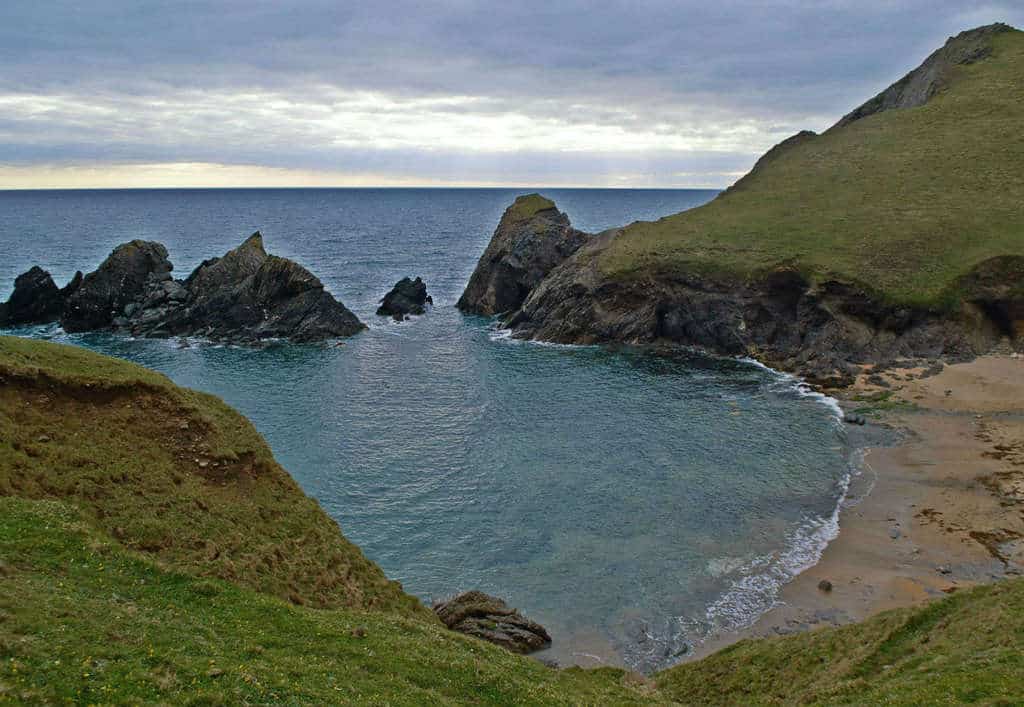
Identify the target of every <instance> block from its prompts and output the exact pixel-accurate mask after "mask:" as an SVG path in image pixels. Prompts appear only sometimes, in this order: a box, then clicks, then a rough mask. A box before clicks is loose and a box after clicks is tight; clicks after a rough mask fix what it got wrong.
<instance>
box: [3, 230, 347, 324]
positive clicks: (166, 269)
mask: <svg viewBox="0 0 1024 707" xmlns="http://www.w3.org/2000/svg"><path fill="white" fill-rule="evenodd" d="M171 272H172V265H171V262H170V260H168V257H167V249H166V248H164V246H163V245H161V244H159V243H153V242H148V241H132V242H130V243H125V244H122V245H120V246H118V247H117V248H115V249H114V251H113V252H112V253H111V254H110V256H109V257H108V258H107V259H106V260H104V261H103V263H102V264H101V265H100V266H99V268H97V269H96V271H94V272H91V273H89V274H88V275H86V276H85V277H82V276H81V273H79V274H78V275H76V276H75V279H74V280H73V281H72V282H71V284H69V286H68V287H66V288H65V289H64V290H57V289H56V285H54V284H53V280H52V279H51V278H50V276H49V275H48V274H47V273H46V272H45V271H43V270H41V269H39V268H33V269H32V270H30V271H29V272H28V273H25V274H24V275H22V276H20V277H19V278H18V280H17V281H16V283H15V292H14V294H13V295H12V297H11V300H10V301H9V302H8V303H7V304H5V305H2V310H0V315H2V317H3V318H2V319H0V322H3V321H6V322H7V323H9V324H21V323H28V322H29V321H32V322H47V321H58V320H59V321H60V323H61V325H62V326H63V327H64V329H65V330H67V331H69V332H81V331H96V330H112V331H122V332H126V333H130V334H132V335H135V336H154V337H166V336H175V335H180V336H203V337H207V338H210V339H216V340H222V341H232V342H237V343H253V342H257V341H260V340H263V339H271V338H280V339H288V340H291V341H296V342H309V341H320V340H323V339H329V338H334V337H341V336H350V335H352V334H354V333H356V332H358V331H360V330H361V329H363V328H364V325H363V324H362V322H360V321H359V319H358V318H357V317H356V316H355V315H354V314H352V312H350V311H349V310H348V309H347V308H346V307H345V306H344V305H343V304H341V303H340V302H338V301H337V300H335V299H334V297H333V296H331V294H330V293H329V292H327V291H325V290H324V287H323V284H322V283H321V282H320V280H318V279H317V278H316V276H314V275H313V274H312V273H310V272H309V271H308V270H306V269H305V268H304V267H302V266H301V265H299V264H297V263H295V262H293V261H291V260H288V259H286V258H279V257H276V256H273V255H268V254H267V253H266V251H265V250H264V249H263V239H262V236H261V235H260V234H259V233H258V232H257V233H254V234H253V235H252V236H250V237H249V238H248V239H247V240H246V241H245V242H244V243H243V244H242V245H241V246H239V247H238V248H235V249H234V250H232V251H230V252H228V253H227V254H226V255H224V256H223V257H221V258H213V259H211V260H207V261H205V262H203V263H202V264H201V265H200V266H199V267H197V268H196V269H195V271H193V272H192V274H191V275H189V276H188V277H187V278H186V279H185V280H175V279H174V278H173V277H172V276H171ZM26 303H28V304H26ZM30 313H31V315H32V317H31V319H26V317H27V316H28V315H29V314H30Z"/></svg>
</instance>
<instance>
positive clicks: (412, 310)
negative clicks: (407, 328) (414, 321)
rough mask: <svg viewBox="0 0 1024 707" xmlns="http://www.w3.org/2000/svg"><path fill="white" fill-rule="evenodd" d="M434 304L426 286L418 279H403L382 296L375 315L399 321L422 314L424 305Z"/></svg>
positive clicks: (424, 310)
mask: <svg viewBox="0 0 1024 707" xmlns="http://www.w3.org/2000/svg"><path fill="white" fill-rule="evenodd" d="M427 304H434V300H433V298H432V297H431V296H430V295H428V294H427V285H426V283H424V282H423V280H421V279H420V278H418V277H417V278H416V279H415V280H410V279H409V278H407V277H403V278H402V279H401V280H399V281H398V282H396V283H395V286H394V287H393V288H392V289H391V292H388V293H387V294H386V295H384V298H383V299H382V300H381V301H380V307H378V308H377V314H379V315H380V316H383V317H394V318H395V319H396V320H397V321H401V320H402V319H404V318H405V315H407V314H423V313H424V312H426V311H427V310H426V309H425V305H427Z"/></svg>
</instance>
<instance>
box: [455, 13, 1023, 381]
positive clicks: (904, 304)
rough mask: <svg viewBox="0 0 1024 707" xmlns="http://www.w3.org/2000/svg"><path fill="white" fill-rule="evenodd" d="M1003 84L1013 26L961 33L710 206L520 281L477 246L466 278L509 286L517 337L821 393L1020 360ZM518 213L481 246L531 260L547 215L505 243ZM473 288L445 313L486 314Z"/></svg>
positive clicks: (1016, 250) (507, 264)
mask: <svg viewBox="0 0 1024 707" xmlns="http://www.w3.org/2000/svg"><path fill="white" fill-rule="evenodd" d="M1022 85H1024V33H1022V32H1020V31H1018V30H1015V29H1013V28H1011V27H1008V26H1006V25H991V26H987V27H980V28H977V29H974V30H970V31H967V32H964V33H961V34H960V35H958V36H957V37H954V38H951V39H950V40H949V42H947V44H946V45H945V46H944V47H942V48H941V49H939V50H938V51H936V52H935V53H933V54H932V55H931V56H930V57H928V58H927V59H926V60H925V62H924V63H923V64H922V65H921V66H920V67H918V68H917V69H915V70H914V71H912V72H910V74H908V75H907V76H906V77H905V78H904V79H901V80H900V81H899V82H897V83H896V84H893V85H892V86H890V87H889V88H887V89H885V90H884V91H882V92H881V93H880V94H879V95H878V96H876V97H875V98H873V99H871V100H869V101H868V102H867V103H865V104H864V105H862V106H860V107H859V108H856V109H854V110H853V111H852V112H851V113H850V114H848V115H847V116H846V117H845V118H843V119H842V120H841V121H840V122H839V123H837V124H836V125H835V126H833V127H832V128H831V129H829V130H828V131H826V132H825V133H823V134H821V135H816V134H814V133H812V132H808V131H805V132H801V133H799V134H797V135H795V136H793V137H792V138H790V139H788V140H786V141H784V142H783V143H781V144H779V145H777V146H776V147H774V148H773V149H772V150H770V151H769V152H768V153H767V154H765V155H764V156H763V157H762V158H761V159H760V160H759V161H758V162H757V164H756V165H755V166H754V168H753V169H752V170H751V172H750V173H749V174H747V175H746V176H745V177H743V178H742V179H740V180H739V181H738V182H737V183H736V184H735V185H733V186H732V187H731V188H730V189H728V190H726V191H725V192H723V193H722V194H720V195H719V196H718V197H717V198H715V199H714V200H713V201H711V202H710V203H708V204H705V205H703V206H700V207H698V208H695V209H692V210H689V211H685V212H682V213H679V214H675V215H674V216H668V217H666V218H663V219H660V220H658V221H654V222H637V223H633V224H631V225H629V226H626V227H624V228H620V229H616V230H612V231H606V232H604V233H601V234H596V235H586V234H584V238H582V239H581V240H580V241H574V242H579V243H580V245H579V246H577V248H576V249H575V250H574V251H573V252H572V253H571V254H569V255H567V256H563V257H562V259H561V260H559V261H557V262H551V260H550V259H546V260H545V261H544V263H543V265H544V269H543V270H542V271H541V272H542V276H541V277H540V278H539V281H538V282H537V283H536V284H535V285H532V286H531V287H530V288H529V289H524V288H523V287H521V286H519V285H520V284H521V283H519V282H518V281H516V282H512V281H511V279H512V277H511V275H510V274H509V273H511V274H512V275H514V273H515V268H514V266H515V265H516V264H518V263H522V262H530V260H529V252H530V251H528V252H527V253H526V255H524V254H522V253H512V254H511V255H508V256H506V257H505V259H504V260H503V261H498V262H493V261H488V259H487V257H486V253H485V258H481V262H480V264H478V266H477V270H476V271H475V272H474V274H473V278H472V279H471V280H470V282H471V283H473V282H475V281H477V280H479V279H480V278H481V276H487V275H490V277H491V280H492V281H491V284H490V289H491V290H493V291H503V290H508V289H513V288H514V287H516V286H518V289H517V290H516V292H517V296H518V298H517V300H516V301H515V306H514V307H511V308H509V309H508V310H507V311H505V312H503V314H505V315H506V316H505V325H506V326H508V327H510V328H511V329H512V330H513V332H514V335H515V336H516V337H519V338H530V339H538V340H545V341H555V342H560V343H584V344H591V343H621V342H625V343H639V344H648V343H661V342H670V343H673V344H683V345H687V346H697V347H700V348H703V349H706V350H709V351H711V352H714V353H718V354H725V355H731V356H751V357H754V358H757V359H758V360H761V361H763V362H765V363H768V364H770V365H772V366H773V367H775V368H780V369H784V370H789V371H793V372H796V373H799V374H800V375H802V376H804V377H805V378H807V379H809V380H811V381H812V382H815V383H818V384H820V385H822V386H825V387H844V386H847V385H849V384H850V383H851V382H852V380H853V379H854V377H855V376H856V375H857V373H858V372H860V371H861V370H862V369H863V367H864V366H865V365H881V366H889V365H892V364H893V363H894V362H896V361H906V360H912V359H930V360H931V359H937V358H941V359H944V360H948V361H960V360H967V359H970V358H972V357H974V356H977V355H980V354H983V353H987V352H989V351H991V350H993V349H994V348H996V347H1002V348H1004V349H1005V348H1007V347H1011V348H1015V349H1018V350H1021V349H1024V206H1022V204H1024V169H1022V168H1024V133H1022V131H1021V130H1020V126H1021V125H1024V100H1022V93H1021V90H1020V87H1021V86H1022ZM531 199H532V200H533V201H534V202H535V201H536V199H537V197H535V196H531V197H520V200H521V201H523V202H524V203H526V201H527V200H531ZM531 203H532V202H531ZM522 211H523V209H522V205H520V204H519V203H518V201H517V204H513V206H512V207H510V209H509V211H508V212H506V216H505V217H504V218H503V219H502V222H501V224H499V227H498V230H497V231H496V232H495V235H494V239H493V240H492V245H491V246H490V247H489V248H488V251H487V253H491V252H492V248H493V246H494V244H495V243H501V242H504V241H506V240H508V239H509V238H510V235H511V236H515V235H516V234H519V233H526V234H529V238H528V239H521V240H522V243H525V244H526V245H529V246H530V247H531V248H532V249H533V250H534V251H538V250H540V251H541V252H544V251H543V250H542V249H543V248H547V249H548V250H550V247H549V246H550V244H560V243H562V242H563V239H564V236H563V233H564V232H565V231H567V230H570V229H571V226H570V225H569V222H568V219H567V217H565V215H564V214H558V211H557V209H556V208H555V206H554V205H553V204H552V205H551V206H550V208H549V209H548V210H547V211H543V212H541V213H539V214H536V215H534V216H531V217H529V218H528V219H527V220H526V221H523V222H517V223H516V224H515V229H514V232H513V231H512V229H510V223H511V218H510V214H512V213H513V212H514V213H520V212H522ZM556 216H557V218H556ZM559 218H560V219H561V220H559ZM554 223H557V224H558V227H557V228H553V227H552V226H551V224H554ZM531 244H532V245H531ZM538 244H539V245H538ZM477 294H478V293H476V292H475V291H473V290H472V289H471V288H468V287H467V290H466V293H465V294H464V295H463V300H460V306H461V307H462V308H463V309H464V310H465V311H469V312H474V311H480V312H483V313H491V312H488V311H487V307H486V305H487V302H484V301H482V299H480V298H479V297H478V298H477V299H478V300H480V301H472V300H471V301H469V302H464V300H465V299H466V298H467V297H470V298H472V297H473V296H475V295H477Z"/></svg>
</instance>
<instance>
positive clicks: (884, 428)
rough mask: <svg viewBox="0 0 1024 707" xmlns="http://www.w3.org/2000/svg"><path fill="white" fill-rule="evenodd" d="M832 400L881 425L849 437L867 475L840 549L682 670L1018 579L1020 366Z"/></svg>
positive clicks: (868, 388)
mask: <svg viewBox="0 0 1024 707" xmlns="http://www.w3.org/2000/svg"><path fill="white" fill-rule="evenodd" d="M865 398H867V399H868V400H865ZM871 398H882V400H881V401H878V400H876V401H875V402H874V403H873V402H871V401H870V399H871ZM838 399H839V400H840V403H841V404H842V407H843V408H844V410H846V411H847V412H849V411H852V410H854V409H857V408H861V407H873V406H874V407H875V413H876V414H877V415H879V417H877V418H876V419H877V422H875V421H872V422H869V424H868V425H867V426H865V427H864V428H856V427H855V426H852V425H850V426H848V428H849V429H850V430H851V433H852V434H855V435H857V436H858V437H862V438H863V439H862V440H855V446H856V447H857V448H859V449H860V450H861V452H862V454H863V463H862V467H861V471H860V473H858V474H857V475H856V476H854V478H853V479H851V482H850V487H849V490H848V493H847V496H846V499H845V500H844V502H843V503H842V505H841V508H840V512H839V533H838V535H837V537H835V538H834V539H833V540H832V541H831V542H830V543H829V544H828V546H827V547H826V548H825V550H824V551H823V552H822V554H821V557H820V558H819V559H818V562H817V563H816V564H814V565H812V566H811V567H809V568H807V569H805V570H804V571H803V572H801V573H800V574H799V575H797V576H796V577H794V578H793V579H792V580H790V581H789V582H788V583H787V584H786V585H785V586H783V588H782V590H781V592H780V593H779V596H778V600H777V604H776V606H775V607H773V608H771V609H769V610H768V611H767V612H765V613H764V614H762V615H761V616H760V617H759V618H758V620H757V621H756V622H754V623H753V624H752V625H751V626H750V627H748V628H746V629H742V630H740V631H736V632H731V633H727V634H723V635H720V636H718V637H716V638H713V639H711V640H709V641H706V642H704V643H703V644H700V645H697V646H695V648H694V650H693V651H692V652H691V653H690V654H689V655H687V656H686V657H685V658H684V659H683V660H682V661H681V662H690V661H693V660H699V659H701V658H703V657H706V656H707V655H709V654H711V653H713V652H715V651H717V650H720V649H722V648H724V647H726V646H729V645H731V644H733V643H736V642H737V641H740V640H743V639H747V638H762V637H772V636H781V635H788V634H792V633H798V632H802V631H807V630H813V629H815V628H819V627H822V626H839V625H843V624H848V623H854V622H858V621H862V620H864V619H866V618H868V617H870V616H872V615H874V614H877V613H879V612H882V611H885V610H888V609H895V608H901V607H909V606H916V605H919V604H923V603H926V602H928V601H931V600H933V599H937V598H941V597H944V596H946V595H948V594H950V593H953V592H955V591H959V590H961V589H966V588H968V587H972V586H975V585H978V584H984V583H988V582H993V581H997V580H999V579H1002V578H1005V577H1007V576H1014V575H1016V574H1020V573H1024V512H1022V511H1024V358H1020V357H1017V356H984V357H980V358H977V359H975V360H974V361H971V362H969V363H960V364H952V365H947V366H945V367H944V368H943V370H942V371H941V372H939V373H937V374H935V375H928V372H926V371H925V370H924V369H921V368H918V369H894V370H890V371H887V372H885V373H882V374H881V378H879V377H878V376H877V375H872V376H871V380H870V381H869V380H868V374H867V373H866V372H865V373H864V374H863V375H861V376H860V377H858V381H857V383H856V384H855V385H854V386H853V387H852V388H851V389H849V390H847V391H845V393H844V394H843V395H842V397H839V398H838ZM886 437H888V438H889V439H888V440H887V439H886ZM821 582H829V583H831V590H829V591H824V590H822V589H820V588H819V583H821Z"/></svg>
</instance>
